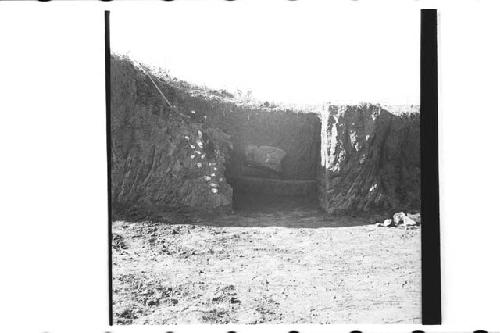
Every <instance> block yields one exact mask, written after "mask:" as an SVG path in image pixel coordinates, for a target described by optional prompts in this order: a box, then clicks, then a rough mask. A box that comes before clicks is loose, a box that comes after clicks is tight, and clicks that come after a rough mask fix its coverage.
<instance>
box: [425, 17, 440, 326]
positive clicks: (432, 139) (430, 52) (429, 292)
mask: <svg viewBox="0 0 500 333" xmlns="http://www.w3.org/2000/svg"><path fill="white" fill-rule="evenodd" d="M420 15H421V16H420V17H421V27H420V29H421V30H420V31H421V35H420V108H421V110H420V126H421V127H420V147H421V152H420V153H421V165H422V181H421V184H422V185H421V186H422V192H421V195H422V323H423V324H424V325H438V324H441V266H440V263H441V255H440V241H439V183H438V181H439V179H438V72H437V69H438V67H437V61H438V59H437V11H436V9H422V10H421V13H420Z"/></svg>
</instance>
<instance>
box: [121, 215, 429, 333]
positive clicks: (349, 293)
mask: <svg viewBox="0 0 500 333" xmlns="http://www.w3.org/2000/svg"><path fill="white" fill-rule="evenodd" d="M181 222H182V223H183V224H175V223H172V222H171V223H158V222H155V223H154V222H124V221H116V222H114V223H113V297H114V306H113V309H114V320H115V322H116V323H118V324H132V323H133V324H177V323H242V324H246V323H248V324H254V323H399V322H404V323H419V322H420V320H421V297H420V292H421V285H420V281H421V265H420V229H411V230H405V229H400V228H377V227H376V226H374V225H373V224H372V223H373V220H372V221H369V220H364V219H362V218H352V217H349V218H348V217H344V218H339V217H326V216H324V215H322V214H321V213H320V212H318V211H316V210H303V209H301V210H288V211H287V212H274V213H269V212H260V213H243V212H240V213H238V214H234V215H230V216H226V217H223V218H212V219H198V220H194V221H193V222H189V223H185V221H181ZM368 222H370V224H368Z"/></svg>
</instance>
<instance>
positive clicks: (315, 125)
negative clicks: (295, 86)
mask: <svg viewBox="0 0 500 333" xmlns="http://www.w3.org/2000/svg"><path fill="white" fill-rule="evenodd" d="M230 118H231V119H230V123H231V128H230V133H231V138H232V144H233V150H232V151H231V154H230V158H229V159H228V161H227V162H226V178H227V180H228V183H229V184H230V185H231V187H232V189H233V209H235V210H237V211H238V210H252V211H259V210H287V209H291V208H297V207H308V208H310V207H318V208H319V201H318V190H317V181H318V175H319V173H320V165H321V123H320V119H319V117H318V116H317V115H314V114H300V113H292V112H280V111H274V112H264V111H261V112H259V111H251V112H249V111H246V112H245V113H243V112H241V113H238V112H237V113H234V114H231V116H230ZM249 147H250V148H249ZM252 147H253V149H255V150H256V151H257V152H255V154H257V155H258V151H259V148H262V147H264V148H266V147H267V149H268V150H269V151H270V153H269V154H268V155H266V154H264V156H263V159H261V161H260V162H262V163H258V162H259V161H257V162H255V161H254V159H252V155H251V154H249V150H251V149H252ZM275 152H281V154H284V156H283V157H282V158H281V159H279V158H276V159H274V161H273V157H274V155H273V153H275ZM257 157H259V156H257ZM265 157H268V159H270V160H271V162H274V163H268V164H270V165H268V164H266V163H265V162H266V160H265ZM279 157H281V156H279Z"/></svg>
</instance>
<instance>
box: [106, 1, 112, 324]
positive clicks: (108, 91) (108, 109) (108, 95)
mask: <svg viewBox="0 0 500 333" xmlns="http://www.w3.org/2000/svg"><path fill="white" fill-rule="evenodd" d="M104 58H105V59H104V64H105V69H104V71H105V74H104V75H105V84H106V147H107V149H106V153H107V159H108V302H109V307H108V311H109V313H108V316H109V325H111V326H112V325H113V256H112V248H111V243H112V240H113V234H112V228H111V219H112V209H111V71H110V60H111V52H110V48H109V10H106V11H105V12H104Z"/></svg>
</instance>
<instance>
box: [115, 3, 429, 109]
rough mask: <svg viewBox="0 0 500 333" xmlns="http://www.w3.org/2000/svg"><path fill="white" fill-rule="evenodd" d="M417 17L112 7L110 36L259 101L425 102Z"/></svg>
mask: <svg viewBox="0 0 500 333" xmlns="http://www.w3.org/2000/svg"><path fill="white" fill-rule="evenodd" d="M170 4H171V5H170ZM419 19H420V12H419V11H418V10H399V11H388V10H386V11H377V10H367V9H366V8H365V9H356V8H342V9H339V8H336V7H329V6H328V5H326V4H323V5H321V6H312V5H307V3H306V2H302V3H301V4H299V2H289V1H283V2H282V3H280V4H275V5H272V6H271V5H268V6H263V5H259V6H257V5H252V4H251V2H250V3H247V2H241V3H239V4H238V2H237V1H236V2H232V3H228V2H224V1H221V2H220V3H215V2H210V4H204V3H202V2H197V1H196V2H179V1H178V2H175V1H174V2H173V3H169V6H164V7H163V8H162V9H161V10H154V11H153V10H149V11H148V10H144V11H140V12H138V11H133V12H131V11H126V10H113V11H112V12H111V14H110V39H111V50H112V52H114V53H118V54H122V55H128V56H130V57H131V58H132V59H135V60H138V61H141V62H143V63H145V64H147V65H151V66H157V67H160V68H162V69H164V70H166V71H168V72H170V74H171V75H172V76H175V77H177V78H179V79H182V80H186V81H188V82H190V83H193V84H197V85H205V86H207V87H209V88H211V89H227V90H229V91H231V92H235V91H236V90H237V89H239V90H242V91H247V90H251V91H252V94H253V96H254V97H255V98H256V99H258V100H261V101H270V102H281V103H292V104H319V103H325V102H334V103H357V102H371V103H381V104H419V85H420V81H419V59H420V58H419V57H420V56H419V52H420V51H419V50H420V47H419V39H420V32H419V31H420V21H419Z"/></svg>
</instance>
